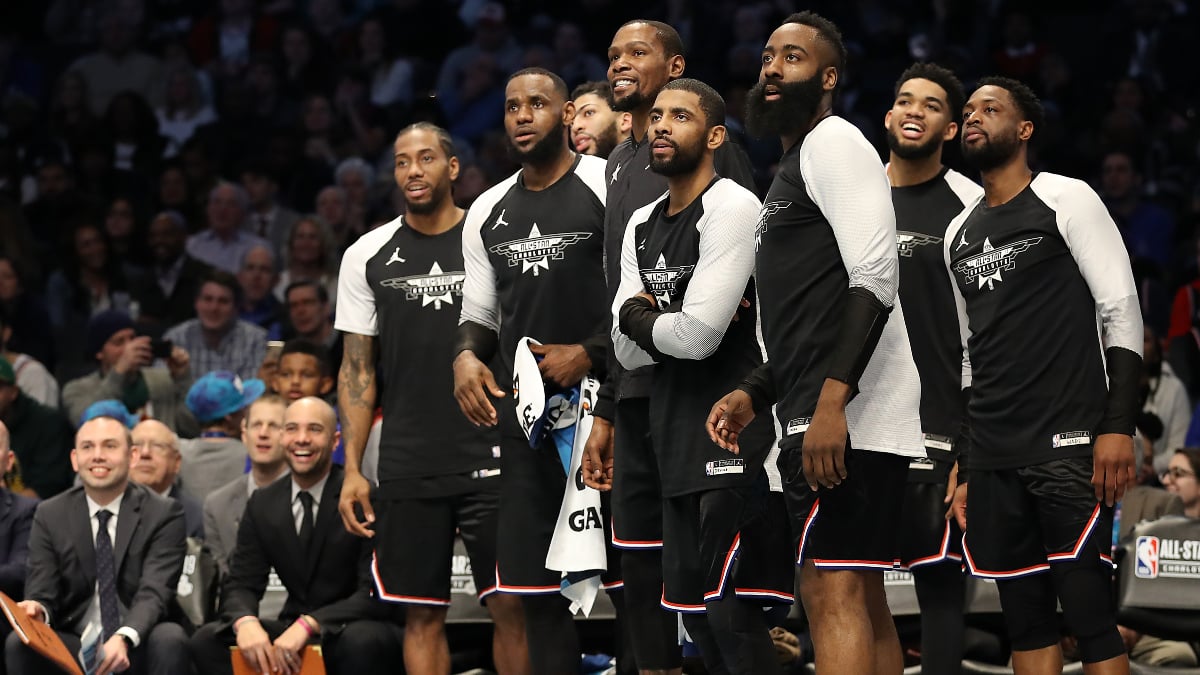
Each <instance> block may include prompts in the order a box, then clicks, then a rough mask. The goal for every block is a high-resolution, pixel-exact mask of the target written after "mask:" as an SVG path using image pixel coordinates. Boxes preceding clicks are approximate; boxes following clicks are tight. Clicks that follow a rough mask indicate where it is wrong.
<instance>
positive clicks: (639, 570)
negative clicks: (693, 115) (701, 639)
mask: <svg viewBox="0 0 1200 675" xmlns="http://www.w3.org/2000/svg"><path fill="white" fill-rule="evenodd" d="M608 61H609V67H608V82H609V84H610V85H612V90H613V109H614V110H617V111H619V112H628V113H630V122H631V128H630V131H629V136H628V137H626V138H625V139H623V140H622V142H621V144H620V145H618V146H617V147H616V149H614V150H613V152H612V154H610V155H609V157H608V165H607V167H606V168H605V174H604V175H605V176H606V187H607V191H608V201H607V204H606V208H605V211H604V251H605V275H606V277H607V279H608V295H607V296H606V297H607V298H608V301H609V302H610V303H611V302H612V300H613V298H614V297H615V296H616V292H617V285H618V284H619V282H620V278H621V269H620V267H621V242H622V239H623V236H624V233H625V227H626V225H627V224H628V223H629V218H630V216H632V215H633V212H634V211H636V210H638V209H640V208H641V207H643V206H645V205H647V204H649V203H651V202H653V201H654V200H656V199H658V198H659V197H661V196H662V195H663V193H665V192H666V191H667V181H666V178H665V177H664V176H662V175H660V174H658V173H655V172H654V171H652V170H651V167H650V160H651V155H650V141H651V139H650V137H649V134H648V129H649V125H650V108H651V106H652V105H653V104H654V100H655V98H656V97H657V96H658V94H659V92H660V91H662V88H663V86H665V85H666V84H667V83H668V82H670V81H671V80H674V79H675V78H678V77H681V76H682V75H683V71H684V68H685V65H686V64H685V63H684V55H683V42H682V41H681V40H680V38H679V33H677V32H676V31H675V29H674V28H672V27H671V26H669V25H667V24H665V23H662V22H660V21H648V20H644V19H635V20H633V21H629V22H627V23H626V24H625V25H623V26H621V28H619V29H618V30H617V32H616V33H615V34H614V35H613V39H612V44H611V46H610V47H609V48H608ZM713 162H714V165H715V167H716V172H717V175H719V176H722V177H725V178H732V179H733V180H734V181H735V182H737V183H738V184H740V185H741V186H742V187H745V188H747V189H749V190H753V189H754V177H753V174H752V172H751V168H750V160H749V158H747V157H746V153H745V151H743V150H742V149H741V148H740V147H739V146H738V145H737V144H735V143H733V142H729V141H727V142H725V143H722V144H721V145H720V146H719V147H718V148H717V149H716V151H715V153H714V157H713ZM650 388H651V385H650V369H648V368H641V369H634V370H632V371H629V372H625V369H624V368H622V367H621V365H620V364H619V363H617V362H616V360H615V359H611V358H610V359H609V363H608V379H607V381H606V382H605V383H604V386H602V387H601V389H600V393H599V396H598V401H597V404H596V418H595V422H594V423H593V426H592V435H591V437H590V438H589V439H588V444H587V448H586V450H587V452H586V454H585V455H584V464H583V468H584V474H585V481H586V482H587V483H588V485H591V486H592V487H595V488H597V489H599V490H609V489H611V490H612V491H613V493H612V514H613V522H612V543H613V546H614V547H615V548H617V549H620V550H621V572H622V577H623V579H624V581H625V591H624V596H625V610H626V612H625V617H626V622H627V625H628V630H627V634H628V635H629V637H630V640H631V642H632V644H633V651H634V655H635V658H636V660H637V664H638V669H639V670H640V671H641V672H642V673H643V675H659V674H666V673H672V674H675V673H679V672H680V671H679V668H680V652H679V644H678V639H677V633H678V630H677V627H676V619H675V616H674V615H673V614H671V613H669V612H666V611H664V610H663V609H662V607H661V606H660V605H659V600H660V599H661V596H662V587H663V578H662V551H661V549H662V493H661V491H660V488H659V476H658V464H657V461H656V459H655V456H654V449H653V447H651V444H650V422H649V417H648V415H649V412H648V411H649V403H648V400H649V399H648V397H649V395H650ZM614 455H617V456H619V457H620V459H619V460H616V461H615V462H614V461H613V457H614ZM614 472H615V479H613V473H614ZM775 487H778V486H777V485H776V486H775Z"/></svg>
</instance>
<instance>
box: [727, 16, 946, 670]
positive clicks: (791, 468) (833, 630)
mask: <svg viewBox="0 0 1200 675" xmlns="http://www.w3.org/2000/svg"><path fill="white" fill-rule="evenodd" d="M844 62H845V47H844V46H843V44H842V40H841V34H840V33H839V32H838V29H837V26H835V25H834V24H833V23H831V22H830V21H828V20H827V19H825V18H823V17H820V16H818V15H816V14H813V13H811V12H802V13H800V14H795V15H792V16H790V17H788V19H787V20H786V22H785V23H784V24H783V25H782V26H780V27H779V28H777V29H775V31H774V32H773V33H772V34H771V37H770V40H769V41H768V42H767V45H766V47H765V48H764V50H763V56H762V70H761V72H760V75H759V82H758V84H756V85H755V86H754V88H753V89H752V90H751V91H750V93H749V96H748V97H747V122H748V123H749V125H750V129H751V131H752V132H753V133H756V134H760V135H764V136H765V135H767V134H771V133H775V134H778V135H779V136H780V139H781V141H782V144H783V147H784V155H783V157H782V158H781V159H780V162H779V171H778V173H777V174H776V175H775V179H774V181H773V182H772V184H771V189H770V191H769V192H768V193H767V198H766V200H765V201H764V204H763V210H762V214H761V217H760V219H759V223H758V228H757V232H756V240H757V243H758V249H757V254H756V261H755V283H756V284H757V288H758V297H759V301H760V304H759V308H760V311H761V316H762V333H763V340H764V342H765V343H766V348H767V355H768V357H769V359H770V361H769V363H767V364H764V366H763V367H760V368H758V369H756V370H755V371H754V372H753V373H751V375H750V377H749V378H748V379H747V380H746V381H745V382H743V384H742V385H741V387H740V388H739V389H738V390H736V391H734V392H732V393H730V394H729V395H728V396H726V397H725V398H724V399H721V400H720V401H718V402H717V404H716V405H714V406H713V409H712V411H711V412H710V414H709V419H708V425H709V431H710V434H711V435H712V436H713V438H714V440H716V441H718V442H719V443H721V444H723V445H725V446H726V447H731V448H732V447H737V439H738V434H739V433H740V432H741V431H742V430H743V427H744V426H745V424H747V423H748V421H749V420H750V419H753V417H754V416H755V414H756V413H757V412H761V411H763V410H766V409H767V408H768V406H770V404H772V403H777V405H776V407H775V411H776V415H777V417H778V419H779V422H780V424H781V426H782V427H783V438H782V440H781V441H780V457H779V469H780V472H781V473H782V474H783V480H784V496H785V498H786V500H787V506H788V516H789V518H790V519H791V523H792V538H793V543H794V544H795V549H794V550H795V552H796V556H797V564H799V565H800V566H801V567H800V593H801V597H802V599H803V602H804V609H805V611H806V613H807V615H808V618H809V623H810V625H811V627H812V632H813V643H814V647H815V650H816V657H817V669H818V672H821V673H839V674H840V673H868V672H876V673H898V672H900V670H901V669H902V666H903V664H902V660H901V659H902V655H901V652H900V643H899V639H898V638H897V636H896V630H895V626H894V625H893V623H892V617H891V614H890V612H889V611H888V607H887V601H886V598H885V596H884V591H883V570H885V569H891V568H892V566H893V564H894V561H895V559H896V555H897V553H898V551H897V548H896V546H897V537H896V533H897V530H898V528H899V513H900V508H901V504H902V501H903V494H904V484H905V475H906V472H907V470H908V464H909V462H910V461H911V460H912V459H913V458H918V457H924V456H925V448H924V442H923V439H922V437H921V422H920V397H921V394H920V382H919V376H918V374H917V369H916V365H915V364H914V363H913V358H912V353H911V349H910V347H909V342H908V334H907V332H906V328H905V317H904V312H903V310H902V309H901V303H900V301H899V300H898V299H897V298H896V288H897V285H898V283H899V271H898V263H897V253H896V224H895V213H894V212H893V210H892V200H891V195H890V194H889V192H888V183H887V179H886V176H885V174H884V170H883V165H882V163H880V161H879V156H878V154H876V152H875V150H874V148H872V147H871V145H870V144H869V143H868V142H867V140H866V139H865V138H864V137H863V135H862V133H861V132H859V131H858V129H856V128H855V127H854V126H853V125H851V124H850V123H849V122H847V121H846V120H845V119H842V118H840V117H837V116H835V115H833V114H832V110H831V109H832V104H833V95H834V92H835V90H836V88H837V84H838V77H839V74H840V73H841V72H842V68H843V64H844Z"/></svg>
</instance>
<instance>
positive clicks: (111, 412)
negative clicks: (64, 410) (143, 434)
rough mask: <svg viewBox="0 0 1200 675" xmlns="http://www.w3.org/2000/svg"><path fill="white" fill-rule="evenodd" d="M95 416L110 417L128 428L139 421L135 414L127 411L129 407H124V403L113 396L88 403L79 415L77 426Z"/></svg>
mask: <svg viewBox="0 0 1200 675" xmlns="http://www.w3.org/2000/svg"><path fill="white" fill-rule="evenodd" d="M97 417H111V418H113V419H115V420H117V421H118V422H123V423H124V424H125V426H127V427H129V428H130V429H132V428H134V427H135V426H137V423H138V422H139V421H141V420H139V419H138V416H137V415H132V414H130V413H129V408H126V407H125V404H124V403H121V402H120V401H118V400H117V399H115V398H106V399H104V400H102V401H96V402H95V403H93V404H91V405H89V406H88V407H87V409H86V410H84V411H83V414H82V415H80V416H79V426H83V425H84V423H85V422H89V421H91V420H94V419H96V418H97Z"/></svg>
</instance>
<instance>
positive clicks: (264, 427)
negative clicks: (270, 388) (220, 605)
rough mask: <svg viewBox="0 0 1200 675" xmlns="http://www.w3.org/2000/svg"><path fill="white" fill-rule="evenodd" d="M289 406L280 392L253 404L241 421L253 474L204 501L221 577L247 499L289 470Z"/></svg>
mask: <svg viewBox="0 0 1200 675" xmlns="http://www.w3.org/2000/svg"><path fill="white" fill-rule="evenodd" d="M286 409H287V403H286V402H285V401H284V400H283V399H282V398H280V397H279V396H278V395H277V394H265V395H263V396H262V397H260V398H259V399H258V400H256V401H254V403H251V404H250V407H249V408H247V409H246V419H245V421H244V422H243V424H242V443H243V444H244V445H245V446H246V449H247V450H248V451H249V453H250V473H249V474H247V475H245V476H238V477H237V478H234V479H233V480H231V481H230V482H228V483H226V484H225V485H224V486H222V487H220V488H217V489H216V490H214V491H212V492H211V493H209V495H208V497H207V498H206V499H205V500H204V532H205V536H206V539H205V541H204V543H205V546H207V547H208V550H209V551H210V552H211V553H212V556H213V559H214V560H216V561H217V567H219V568H220V569H221V576H222V577H224V576H225V575H227V574H229V558H230V556H231V555H232V554H233V547H234V544H236V543H237V530H238V523H240V522H241V520H242V512H243V511H245V510H246V500H248V499H249V498H250V495H252V494H254V491H255V490H257V489H259V488H263V487H266V486H268V485H270V484H271V483H274V482H275V481H276V480H278V479H279V478H280V477H282V476H284V475H286V474H287V472H288V466H287V462H286V461H285V460H284V457H283V443H282V442H281V439H282V437H283V414H284V410H286Z"/></svg>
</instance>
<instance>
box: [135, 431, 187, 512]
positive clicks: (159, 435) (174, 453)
mask: <svg viewBox="0 0 1200 675" xmlns="http://www.w3.org/2000/svg"><path fill="white" fill-rule="evenodd" d="M133 451H134V453H136V455H137V458H138V460H137V462H135V463H134V464H133V467H132V469H131V470H130V473H129V477H130V478H131V479H133V482H135V483H141V484H142V485H145V486H146V487H148V488H150V489H151V490H154V491H155V492H158V493H160V494H163V493H167V492H169V491H170V490H171V487H172V486H173V485H175V478H176V477H177V476H178V475H179V467H180V466H181V465H182V463H183V459H182V457H180V455H179V437H178V436H176V435H175V432H174V431H171V428H170V427H168V426H167V425H165V424H163V423H162V422H159V421H158V420H145V421H144V422H139V423H138V425H137V426H136V427H134V428H133Z"/></svg>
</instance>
